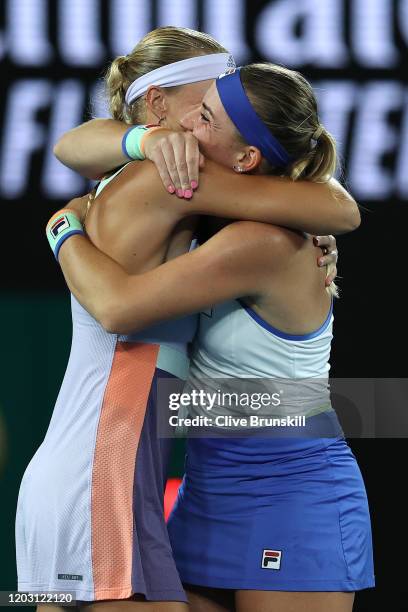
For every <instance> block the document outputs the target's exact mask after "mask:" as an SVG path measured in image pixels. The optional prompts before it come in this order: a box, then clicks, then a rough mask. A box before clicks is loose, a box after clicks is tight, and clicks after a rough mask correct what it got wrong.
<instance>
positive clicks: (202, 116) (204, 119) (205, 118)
mask: <svg viewBox="0 0 408 612" xmlns="http://www.w3.org/2000/svg"><path fill="white" fill-rule="evenodd" d="M200 115H201V119H202V120H203V121H205V122H206V123H209V122H210V120H209V119H208V117H206V116H205V115H203V113H200Z"/></svg>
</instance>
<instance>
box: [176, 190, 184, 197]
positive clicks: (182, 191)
mask: <svg viewBox="0 0 408 612" xmlns="http://www.w3.org/2000/svg"><path fill="white" fill-rule="evenodd" d="M177 195H178V197H179V198H182V197H183V196H184V189H177Z"/></svg>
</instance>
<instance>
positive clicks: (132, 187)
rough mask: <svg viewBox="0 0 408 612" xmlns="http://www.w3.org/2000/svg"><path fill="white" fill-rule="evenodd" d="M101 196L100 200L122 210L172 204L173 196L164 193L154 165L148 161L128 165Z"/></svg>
mask: <svg viewBox="0 0 408 612" xmlns="http://www.w3.org/2000/svg"><path fill="white" fill-rule="evenodd" d="M101 196H102V198H101V199H104V200H112V201H115V202H116V203H117V204H115V205H120V206H121V207H123V208H128V207H130V208H134V207H135V206H136V207H137V208H140V206H141V204H142V205H143V206H148V205H150V204H158V203H160V204H163V205H164V204H168V205H169V204H170V203H173V200H172V197H173V196H171V195H170V194H169V193H167V192H166V190H165V189H164V187H163V184H162V182H161V179H160V176H159V173H158V171H157V169H156V167H155V165H154V164H153V163H152V162H150V161H149V160H145V161H133V162H130V163H128V164H127V165H126V167H125V168H123V170H122V171H121V172H120V173H119V174H118V175H117V176H116V177H114V178H113V179H112V181H111V182H110V183H109V184H108V185H106V187H105V188H104V189H103V192H102V193H101ZM98 197H99V196H98Z"/></svg>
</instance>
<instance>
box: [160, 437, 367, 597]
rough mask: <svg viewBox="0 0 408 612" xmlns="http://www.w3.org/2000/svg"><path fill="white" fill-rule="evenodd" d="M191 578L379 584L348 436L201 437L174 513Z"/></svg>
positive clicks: (186, 576) (311, 586) (193, 443)
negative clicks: (309, 437) (376, 581)
mask: <svg viewBox="0 0 408 612" xmlns="http://www.w3.org/2000/svg"><path fill="white" fill-rule="evenodd" d="M168 529H169V534H170V541H171V545H172V548H173V553H174V557H175V561H176V565H177V569H178V571H179V573H180V577H181V580H182V582H183V583H185V584H192V585H200V586H207V587H215V588H223V589H255V590H271V591H275V590H276V591H357V590H360V589H365V588H369V587H373V586H374V584H375V583H374V569H373V554H372V539H371V525H370V515H369V509H368V504H367V496H366V492H365V487H364V482H363V479H362V476H361V472H360V470H359V467H358V465H357V462H356V459H355V457H354V455H353V453H352V451H351V449H350V448H349V446H348V445H347V443H346V441H345V440H344V438H343V437H342V436H341V437H337V438H324V439H323V438H317V439H316V438H314V439H307V438H301V439H296V438H291V439H270V438H268V439H266V438H253V437H252V438H201V439H199V438H196V439H190V440H188V443H187V457H186V474H185V476H184V480H183V483H182V486H181V488H180V491H179V495H178V499H177V502H176V505H175V508H174V510H173V513H172V515H171V517H170V519H169V523H168Z"/></svg>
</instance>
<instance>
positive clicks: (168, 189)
mask: <svg viewBox="0 0 408 612" xmlns="http://www.w3.org/2000/svg"><path fill="white" fill-rule="evenodd" d="M167 191H168V192H169V193H174V192H175V191H176V188H175V187H173V185H169V186H168V187H167Z"/></svg>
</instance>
